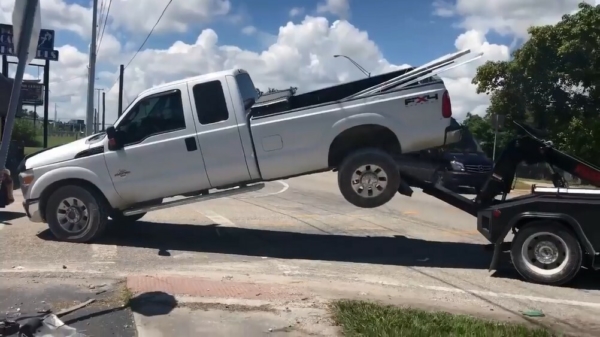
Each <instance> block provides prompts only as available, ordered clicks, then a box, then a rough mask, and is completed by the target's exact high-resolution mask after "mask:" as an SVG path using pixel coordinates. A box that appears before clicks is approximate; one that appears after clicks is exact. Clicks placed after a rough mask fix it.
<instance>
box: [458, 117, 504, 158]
mask: <svg viewBox="0 0 600 337" xmlns="http://www.w3.org/2000/svg"><path fill="white" fill-rule="evenodd" d="M463 125H464V126H466V127H467V128H468V129H469V131H470V132H471V134H472V135H473V137H474V138H475V139H476V140H477V142H478V143H479V145H480V146H481V149H482V150H483V152H485V154H486V155H487V156H488V157H490V158H492V157H493V153H494V131H495V130H494V128H493V126H492V123H491V122H490V115H487V116H485V117H481V116H478V115H473V114H471V113H467V117H466V118H465V120H464V121H463ZM513 137H514V133H513V132H512V130H510V129H509V130H506V131H505V130H504V129H503V128H502V129H500V130H499V132H498V138H497V139H496V151H501V150H502V148H503V147H504V146H505V145H506V144H507V143H508V142H509V141H510V140H511V139H512V138H513ZM498 154H499V153H498V152H496V156H497V155H498Z"/></svg>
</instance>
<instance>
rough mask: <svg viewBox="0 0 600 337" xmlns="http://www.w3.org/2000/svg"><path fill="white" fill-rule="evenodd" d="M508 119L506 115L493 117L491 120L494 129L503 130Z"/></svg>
mask: <svg viewBox="0 0 600 337" xmlns="http://www.w3.org/2000/svg"><path fill="white" fill-rule="evenodd" d="M505 119H506V116H505V115H497V114H496V115H492V116H491V118H490V122H491V123H492V127H493V128H494V129H495V130H499V129H502V127H503V126H504V120H505Z"/></svg>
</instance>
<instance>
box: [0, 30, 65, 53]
mask: <svg viewBox="0 0 600 337" xmlns="http://www.w3.org/2000/svg"><path fill="white" fill-rule="evenodd" d="M54 37H55V32H54V30H51V29H41V30H40V32H39V34H38V38H37V40H36V39H35V38H33V40H34V41H36V43H37V49H36V52H35V58H36V59H40V60H50V61H58V57H59V53H58V50H54ZM13 38H14V36H13V26H12V25H6V24H0V55H11V56H16V52H17V51H16V50H15V48H14V44H13Z"/></svg>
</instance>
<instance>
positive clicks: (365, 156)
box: [338, 149, 400, 208]
mask: <svg viewBox="0 0 600 337" xmlns="http://www.w3.org/2000/svg"><path fill="white" fill-rule="evenodd" d="M338 186H339V188H340V192H341V193H342V195H343V196H344V198H345V199H346V200H347V201H348V202H350V203H351V204H353V205H354V206H358V207H362V208H374V207H379V206H381V205H383V204H385V203H387V202H388V201H390V200H391V199H392V198H393V197H394V195H396V192H397V191H398V188H399V187H400V172H399V170H398V167H397V165H396V162H395V161H394V158H392V156H390V155H389V154H387V153H386V152H384V151H382V150H379V149H363V150H358V151H356V152H354V153H351V154H350V155H348V156H347V157H346V158H345V159H344V161H343V162H342V165H340V167H339V171H338Z"/></svg>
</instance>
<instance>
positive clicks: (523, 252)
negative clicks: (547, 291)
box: [510, 221, 583, 286]
mask: <svg viewBox="0 0 600 337" xmlns="http://www.w3.org/2000/svg"><path fill="white" fill-rule="evenodd" d="M510 256H511V259H512V261H513V264H514V266H515V268H516V269H517V271H518V272H519V274H520V275H521V276H522V277H523V278H524V279H526V280H527V281H530V282H535V283H541V284H548V285H557V286H558V285H563V284H566V283H568V282H570V281H571V280H573V278H574V277H575V276H576V275H577V274H578V273H579V270H580V269H581V264H582V260H583V252H582V249H581V245H580V244H579V241H578V240H577V238H576V236H575V234H574V233H573V232H572V231H571V230H570V229H569V228H567V227H565V226H563V225H562V224H560V223H556V222H552V221H535V222H532V223H530V224H527V225H525V226H524V227H522V228H521V229H520V230H519V231H518V232H517V234H516V235H515V238H514V239H513V242H512V248H511V251H510Z"/></svg>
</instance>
